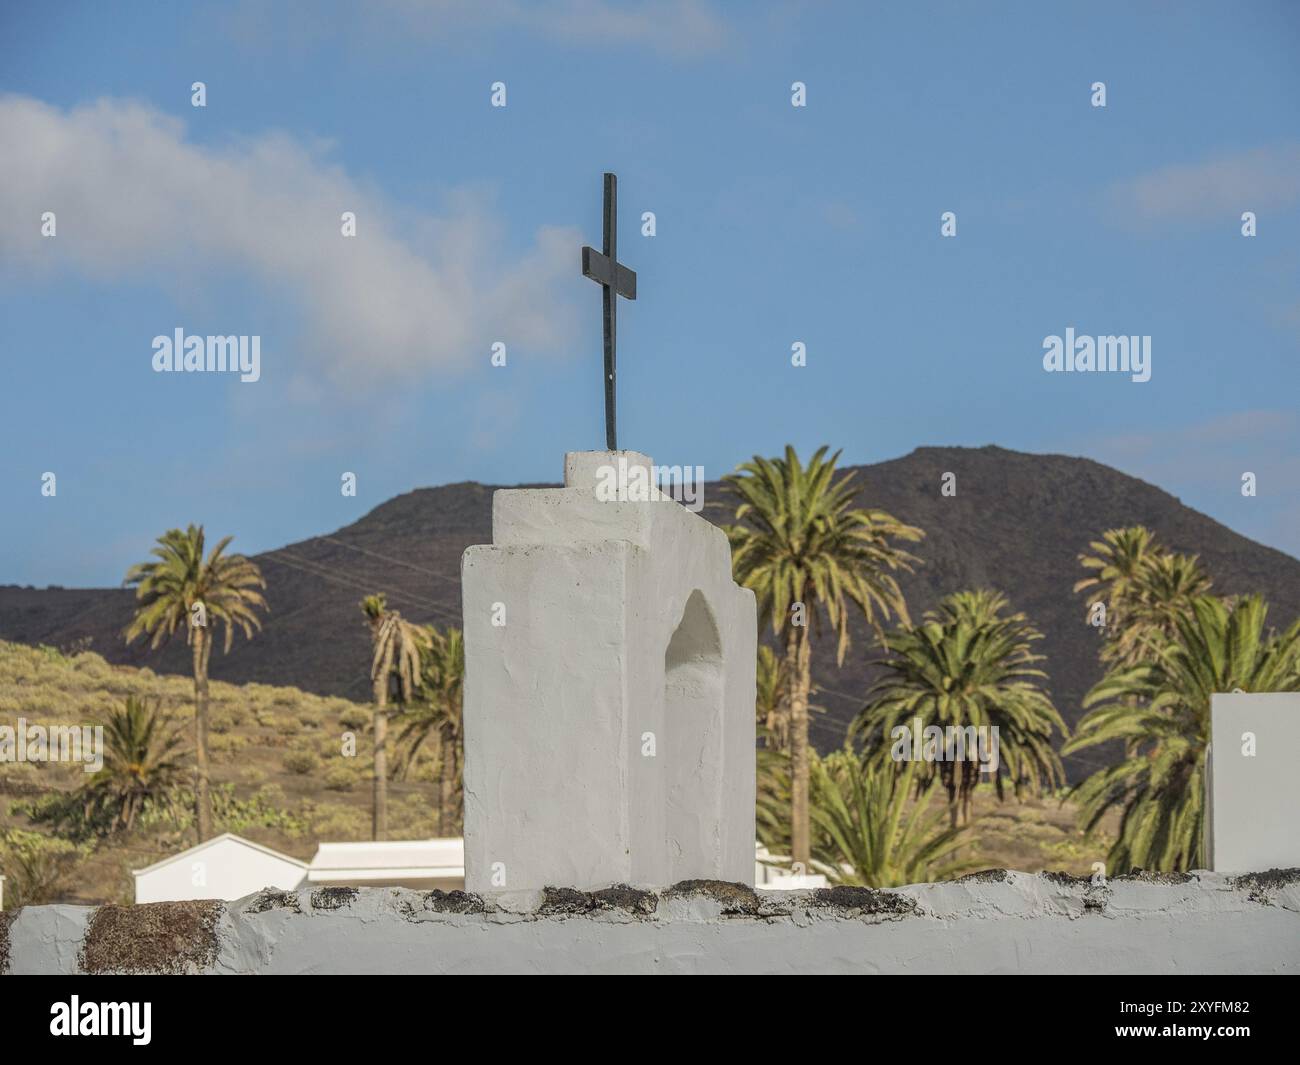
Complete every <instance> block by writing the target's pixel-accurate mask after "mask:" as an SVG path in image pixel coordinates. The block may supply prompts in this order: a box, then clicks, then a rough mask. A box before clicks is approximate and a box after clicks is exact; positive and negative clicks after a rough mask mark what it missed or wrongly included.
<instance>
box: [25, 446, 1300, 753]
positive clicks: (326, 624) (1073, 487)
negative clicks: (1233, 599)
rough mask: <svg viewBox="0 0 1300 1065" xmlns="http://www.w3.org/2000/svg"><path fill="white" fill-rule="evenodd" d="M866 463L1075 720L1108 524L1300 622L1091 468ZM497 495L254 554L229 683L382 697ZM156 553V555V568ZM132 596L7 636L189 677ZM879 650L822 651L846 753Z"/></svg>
mask: <svg viewBox="0 0 1300 1065" xmlns="http://www.w3.org/2000/svg"><path fill="white" fill-rule="evenodd" d="M854 469H855V477H856V481H857V484H858V486H859V489H860V500H861V502H862V504H863V505H869V506H873V507H881V508H883V509H885V510H888V511H889V512H891V513H892V514H894V515H895V516H897V517H898V518H900V519H902V520H904V521H907V522H909V523H911V524H913V525H919V526H920V527H921V528H923V529H925V530H926V533H927V536H926V539H925V541H924V542H923V543H922V544H920V545H919V546H918V547H917V548H915V549H914V550H915V553H917V554H918V555H920V556H921V557H922V558H923V560H924V565H923V566H921V567H920V568H919V569H918V570H917V572H916V573H915V574H913V575H911V576H905V577H904V578H903V580H902V586H903V590H904V592H905V593H906V596H907V602H908V606H909V609H910V611H911V612H912V614H913V616H914V617H919V616H920V615H921V613H922V612H923V611H925V610H926V609H928V608H930V607H931V606H933V605H934V603H935V601H936V600H937V599H938V598H939V597H940V596H942V595H944V594H947V593H948V592H952V591H956V590H959V589H962V588H974V587H979V586H991V587H994V588H997V589H999V590H1001V591H1002V592H1004V593H1005V594H1007V595H1008V596H1009V597H1010V599H1011V602H1012V605H1013V606H1014V607H1015V608H1016V609H1018V610H1022V611H1024V612H1025V613H1026V614H1028V615H1029V617H1030V619H1031V620H1032V621H1033V622H1034V623H1035V624H1036V625H1037V626H1038V628H1039V629H1041V630H1042V631H1043V632H1044V633H1045V634H1046V639H1044V640H1043V641H1042V642H1041V643H1040V644H1039V645H1038V649H1039V650H1040V651H1041V652H1042V653H1044V654H1046V655H1047V662H1046V665H1045V668H1046V669H1047V671H1048V672H1049V674H1050V677H1051V680H1050V687H1051V690H1052V694H1053V696H1054V698H1055V700H1056V702H1057V705H1058V706H1059V707H1060V708H1061V711H1062V713H1063V715H1064V716H1065V719H1066V720H1067V721H1068V722H1069V723H1070V724H1071V725H1073V724H1074V722H1075V721H1077V720H1078V718H1079V716H1080V713H1081V710H1080V701H1081V699H1082V696H1083V694H1084V693H1085V692H1086V691H1087V690H1088V688H1089V687H1090V686H1091V685H1092V684H1093V683H1094V682H1095V681H1096V680H1097V679H1098V678H1099V676H1100V672H1099V669H1098V666H1097V658H1096V651H1097V641H1098V636H1097V633H1096V632H1095V630H1093V629H1092V628H1090V627H1089V626H1088V625H1087V624H1085V620H1084V609H1083V604H1082V601H1081V599H1080V597H1079V596H1076V595H1074V594H1073V593H1072V592H1071V590H1070V589H1071V587H1072V586H1073V584H1074V581H1075V580H1076V579H1077V578H1078V577H1079V575H1080V574H1081V570H1080V568H1079V565H1078V561H1077V556H1078V554H1079V552H1080V551H1082V550H1084V549H1085V548H1086V546H1087V544H1088V541H1089V540H1092V539H1095V538H1096V537H1097V536H1098V535H1099V534H1100V533H1101V532H1102V531H1103V530H1105V529H1108V528H1112V527H1115V526H1120V525H1132V524H1143V525H1146V526H1148V527H1150V528H1151V529H1153V530H1154V531H1155V533H1156V534H1157V536H1158V537H1159V538H1160V540H1161V541H1163V542H1164V543H1165V544H1166V545H1167V546H1169V547H1172V548H1174V549H1176V550H1179V551H1185V552H1192V553H1196V554H1199V555H1200V556H1201V560H1202V562H1203V564H1204V565H1205V567H1206V568H1207V570H1208V571H1209V573H1210V574H1211V576H1212V577H1213V578H1214V591H1216V592H1218V593H1220V594H1228V593H1244V592H1256V591H1258V592H1262V593H1264V594H1265V595H1266V597H1267V598H1268V600H1269V602H1270V603H1271V610H1270V614H1269V621H1270V623H1271V624H1272V625H1274V626H1278V627H1281V626H1282V625H1283V624H1286V623H1289V622H1290V621H1292V620H1293V619H1294V618H1296V617H1297V616H1298V615H1300V561H1297V560H1296V559H1294V558H1291V557H1290V556H1288V555H1285V554H1283V553H1282V552H1280V551H1275V550H1273V549H1272V548H1269V547H1264V546H1262V545H1260V544H1257V543H1255V542H1253V541H1251V540H1248V539H1246V538H1245V537H1244V536H1240V535H1238V534H1237V533H1235V532H1233V531H1232V530H1231V529H1228V528H1226V527H1225V526H1223V525H1220V524H1219V523H1218V522H1216V521H1214V520H1212V519H1211V518H1208V517H1206V516H1205V515H1204V514H1200V513H1198V512H1196V511H1194V510H1192V509H1190V508H1188V507H1186V506H1184V505H1183V504H1182V503H1180V502H1179V501H1178V500H1177V499H1175V498H1174V497H1173V496H1171V495H1169V494H1168V493H1167V492H1164V491H1161V490H1160V489H1159V488H1156V487H1154V486H1152V485H1149V484H1146V483H1145V482H1143V481H1139V480H1137V479H1136V478H1133V477H1129V476H1127V475H1125V474H1122V473H1120V472H1118V471H1117V470H1113V469H1111V468H1109V467H1107V466H1103V465H1101V464H1099V463H1096V462H1093V461H1091V460H1088V459H1080V458H1068V457H1065V456H1061V455H1028V454H1024V453H1021V452H1016V451H1006V450H1004V449H1002V448H997V447H984V448H978V449H968V448H919V449H918V450H916V451H914V452H912V453H911V454H910V455H907V456H905V457H903V458H900V459H894V460H891V461H889V462H882V463H878V464H876V465H872V466H860V467H856V468H854ZM946 471H951V472H953V473H955V474H956V476H957V494H956V496H955V497H944V496H942V495H941V494H940V481H941V478H942V475H943V474H944V472H946ZM493 490H494V489H493V488H492V487H489V486H486V485H480V484H474V483H464V484H452V485H446V486H444V487H441V488H421V489H417V490H415V491H413V492H408V493H407V494H405V495H401V496H398V497H397V498H395V499H392V500H389V501H388V502H387V503H384V504H382V505H381V506H379V507H376V508H375V509H374V510H373V511H371V512H370V513H369V514H367V515H366V516H365V517H364V518H362V519H361V520H360V521H357V522H356V523H354V524H352V525H349V526H348V527H346V528H344V529H341V530H339V531H338V532H337V533H334V534H333V535H331V536H321V537H317V538H315V539H311V540H305V541H303V542H301V543H297V544H291V545H289V546H288V547H285V548H283V549H281V550H278V551H270V552H267V553H265V554H261V555H257V556H255V560H256V562H257V563H258V565H259V566H261V567H262V572H263V574H264V575H265V576H266V579H267V583H268V585H269V588H268V593H267V597H268V600H269V602H270V604H271V607H272V613H271V614H270V615H269V617H268V618H267V619H266V627H265V629H264V631H263V632H262V633H261V634H260V635H258V636H257V637H256V638H255V639H254V640H253V641H252V642H251V643H248V642H245V641H243V640H242V639H239V640H237V642H236V644H235V647H234V649H233V650H232V651H231V653H230V654H229V655H228V656H224V657H223V656H222V655H221V654H220V653H219V652H218V654H217V655H216V656H215V657H214V659H213V663H212V673H213V676H214V677H215V678H217V679H220V680H228V681H235V682H243V681H261V682H264V683H268V684H290V685H294V686H296V687H299V688H302V689H305V690H307V691H312V692H319V693H323V694H337V695H346V696H349V697H351V698H356V699H364V698H366V696H367V692H368V666H369V636H368V631H367V629H366V627H365V625H364V624H363V623H362V619H361V613H360V611H359V610H358V609H357V602H358V600H360V598H361V597H362V596H363V595H365V594H367V593H370V592H376V591H384V592H387V593H388V597H389V602H390V603H391V604H392V605H393V606H394V607H396V608H398V609H400V610H401V611H402V612H403V614H404V615H405V616H407V617H408V618H410V619H412V620H415V621H420V622H436V623H439V624H445V623H447V622H453V623H456V624H459V621H460V556H461V552H462V551H464V549H465V548H466V547H468V546H469V545H470V544H476V543H486V542H488V541H489V540H490V539H491V513H492V492H493ZM705 499H706V500H707V501H708V505H707V506H706V508H705V510H704V515H705V516H706V517H708V518H711V519H712V520H714V521H725V520H727V519H728V518H729V517H730V516H731V507H730V506H729V504H728V497H727V495H726V493H725V492H724V490H723V489H722V488H721V486H719V485H717V484H710V485H709V486H708V487H707V488H706V491H705ZM159 531H160V532H161V531H162V530H159ZM213 531H214V532H215V531H216V530H213ZM148 546H149V545H147V544H141V545H140V556H141V558H144V557H145V556H146V554H147V550H148ZM132 595H133V593H132V592H130V591H127V590H122V589H85V590H64V589H53V588H52V589H46V590H38V589H31V588H27V589H24V588H18V587H13V586H9V587H0V638H3V639H6V640H15V641H20V642H24V643H32V644H36V643H44V644H51V645H54V646H59V647H66V646H68V645H72V644H75V643H77V642H78V641H82V642H84V640H85V639H86V638H90V640H91V644H90V646H91V648H92V649H93V650H95V651H98V652H99V653H100V654H102V655H104V656H105V657H106V658H107V659H109V660H110V661H112V662H118V663H125V664H131V665H148V666H151V667H152V668H154V669H156V670H159V671H161V672H175V673H188V672H189V668H190V663H189V659H188V656H187V654H186V651H185V647H184V645H183V644H181V645H179V646H174V647H170V648H167V649H165V650H163V651H162V652H159V653H151V652H148V651H147V650H145V649H144V648H143V647H142V646H140V645H135V646H132V647H129V648H128V647H126V646H125V645H124V644H123V642H122V637H121V633H122V630H123V628H124V627H125V626H126V624H127V622H128V620H129V617H130V611H131V603H132ZM872 657H875V652H874V651H873V650H872V649H871V648H870V647H869V645H868V639H867V633H866V631H865V627H864V626H862V625H861V624H859V625H857V626H856V627H855V629H854V638H853V647H852V649H851V650H850V652H849V656H848V658H847V660H846V661H845V663H844V666H843V667H842V668H837V667H836V665H835V659H834V648H833V646H831V645H830V641H829V640H823V641H821V643H820V645H819V646H818V649H817V651H816V654H815V657H814V678H815V680H816V681H818V682H819V683H820V684H821V685H822V688H823V690H822V692H821V694H820V696H819V697H818V700H817V701H818V702H820V703H821V704H822V705H823V706H824V707H825V710H826V713H825V714H824V715H822V716H820V717H819V718H817V719H816V721H815V728H814V738H815V740H816V743H817V746H818V747H819V748H820V749H822V750H826V749H829V748H832V747H834V746H836V745H838V744H839V743H840V742H841V740H842V738H843V735H844V729H845V726H846V724H847V722H848V721H849V720H850V719H851V717H852V716H853V714H854V712H855V710H856V709H857V706H858V697H859V696H860V695H861V693H862V692H864V691H865V690H866V688H867V686H868V684H869V683H870V680H871V670H870V669H869V667H868V666H867V661H868V660H869V659H870V658H872ZM1074 761H1075V764H1074V765H1072V766H1071V777H1072V778H1077V776H1078V774H1079V772H1080V771H1081V770H1084V769H1086V768H1087V767H1089V766H1090V765H1093V764H1096V755H1094V756H1093V759H1092V760H1089V759H1087V758H1085V757H1079V758H1076V759H1075V760H1074Z"/></svg>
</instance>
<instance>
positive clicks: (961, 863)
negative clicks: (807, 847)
mask: <svg viewBox="0 0 1300 1065" xmlns="http://www.w3.org/2000/svg"><path fill="white" fill-rule="evenodd" d="M914 765H915V763H913V762H909V763H907V768H906V769H905V770H904V771H903V775H902V777H901V778H900V779H898V780H895V777H894V774H893V773H891V772H886V771H881V770H875V771H873V770H872V769H870V768H869V767H868V766H866V765H865V764H864V763H863V762H862V761H861V760H860V759H859V758H858V757H857V756H856V755H855V754H854V753H853V752H852V751H850V750H844V751H839V752H836V753H835V754H831V755H828V756H827V757H826V758H825V759H819V758H814V760H813V776H812V780H813V799H814V802H813V809H812V817H813V823H814V825H815V826H816V828H817V829H818V832H817V834H816V836H815V837H814V856H815V858H816V860H817V864H816V868H817V869H818V870H819V871H821V872H823V873H825V875H826V876H827V877H828V878H829V879H831V880H833V881H834V882H836V883H840V884H856V885H859V886H861V887H898V886H900V885H902V884H918V883H922V882H924V881H928V880H945V879H948V878H950V877H952V876H955V875H957V874H958V873H961V872H963V871H965V870H966V869H968V868H970V866H971V865H972V864H973V863H972V862H971V861H969V860H957V859H955V858H954V857H953V852H954V851H956V849H957V848H958V847H960V846H961V845H962V843H963V839H962V836H963V834H964V832H965V829H960V828H948V829H946V830H944V829H943V828H942V826H941V821H942V815H940V814H938V813H937V812H933V811H931V810H930V798H931V796H932V795H933V794H934V791H935V788H936V787H937V786H938V781H937V780H932V781H931V783H930V785H929V787H927V788H925V789H924V790H922V791H921V792H920V794H919V795H918V796H917V797H916V799H915V801H914V802H913V803H912V809H911V811H910V812H906V806H907V802H908V795H909V793H910V792H911V791H912V788H911V786H910V785H911V784H912V772H913V766H914Z"/></svg>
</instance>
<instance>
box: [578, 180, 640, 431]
mask: <svg viewBox="0 0 1300 1065" xmlns="http://www.w3.org/2000/svg"><path fill="white" fill-rule="evenodd" d="M582 276H583V277H589V278H591V279H592V280H593V281H595V282H597V283H598V284H599V285H600V286H601V295H602V299H603V303H604V306H605V446H606V447H607V448H608V449H609V450H610V451H617V450H618V442H617V440H616V435H617V434H616V426H617V417H616V414H615V406H614V385H615V379H616V374H617V372H618V369H617V358H616V351H617V345H618V297H619V296H623V297H624V298H625V299H629V300H634V299H636V274H635V273H634V272H633V271H631V270H629V269H628V268H627V267H626V266H624V265H623V264H622V263H621V262H619V261H618V178H616V177H615V176H614V175H613V174H606V175H605V253H604V254H603V255H602V254H601V253H600V252H598V251H597V250H596V249H595V248H589V247H584V248H583V249H582Z"/></svg>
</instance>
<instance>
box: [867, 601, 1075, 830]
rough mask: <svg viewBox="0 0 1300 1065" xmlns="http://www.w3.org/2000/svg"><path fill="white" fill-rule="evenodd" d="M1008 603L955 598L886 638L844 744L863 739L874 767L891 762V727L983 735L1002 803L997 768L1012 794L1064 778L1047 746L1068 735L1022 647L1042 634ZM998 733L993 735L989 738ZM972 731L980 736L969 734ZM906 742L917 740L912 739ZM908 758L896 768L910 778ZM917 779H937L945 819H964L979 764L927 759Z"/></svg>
mask: <svg viewBox="0 0 1300 1065" xmlns="http://www.w3.org/2000/svg"><path fill="white" fill-rule="evenodd" d="M1007 605H1008V604H1007V600H1006V598H1005V597H1004V596H1002V595H1001V594H999V593H998V592H995V591H992V590H987V589H984V590H979V591H970V592H956V593H954V594H953V595H949V596H946V597H945V598H943V599H942V600H940V601H939V605H938V608H937V609H935V610H930V611H927V612H926V614H925V619H924V621H923V623H922V624H921V625H918V626H916V627H909V626H903V627H901V628H899V629H896V630H894V631H893V632H891V633H889V634H888V635H886V637H885V641H884V642H885V647H886V648H887V650H888V651H889V652H890V656H889V657H888V658H884V659H880V660H878V661H877V662H875V663H873V665H881V666H883V667H884V669H885V674H884V676H883V677H882V678H881V679H880V680H879V681H877V682H876V684H875V685H874V686H873V687H872V688H871V691H870V692H869V693H868V695H867V699H868V702H867V705H866V706H864V707H863V708H862V710H860V711H859V712H858V715H857V717H856V718H855V719H854V721H853V724H852V726H851V727H850V730H849V735H850V737H851V738H856V737H859V736H861V737H864V738H866V739H868V744H869V746H868V757H869V758H870V760H871V762H872V764H873V765H875V766H876V767H877V768H878V769H883V768H884V767H885V766H887V765H888V764H889V761H890V759H891V757H892V751H891V746H890V743H889V740H890V738H891V736H892V734H893V730H894V729H895V728H896V727H899V726H906V727H908V728H909V729H913V728H914V727H915V723H916V722H917V720H918V719H919V721H920V728H921V729H922V730H924V729H926V728H929V727H930V726H932V725H933V726H938V727H939V728H947V727H949V726H952V727H954V728H959V729H967V728H968V727H971V726H973V727H975V728H977V729H988V730H989V732H990V733H991V734H992V735H995V736H996V737H997V744H998V749H997V759H998V762H997V769H998V772H997V773H996V774H995V776H994V778H993V781H994V784H995V786H996V788H997V793H998V798H1002V797H1003V772H1002V770H1003V769H1005V771H1006V776H1007V778H1008V779H1009V780H1010V781H1011V783H1012V786H1013V788H1014V790H1015V791H1016V793H1017V794H1019V793H1020V790H1021V788H1022V787H1028V788H1029V789H1030V790H1033V791H1038V790H1039V789H1040V788H1041V787H1042V786H1043V785H1044V784H1046V786H1048V787H1054V786H1057V785H1059V784H1064V782H1065V772H1064V770H1063V768H1062V766H1061V760H1060V758H1059V757H1058V756H1057V754H1056V752H1055V751H1054V750H1053V749H1052V732H1053V730H1057V731H1059V732H1060V733H1061V735H1062V736H1064V735H1066V734H1067V730H1066V726H1065V722H1064V721H1063V720H1062V719H1061V715H1060V713H1059V712H1058V711H1057V709H1056V707H1055V706H1053V705H1052V701H1051V698H1050V697H1049V696H1048V694H1047V692H1046V691H1044V690H1043V688H1042V686H1041V684H1042V682H1043V681H1045V680H1046V678H1047V674H1046V673H1044V672H1043V671H1042V670H1041V669H1038V668H1036V666H1035V663H1037V662H1041V661H1043V656H1042V655H1037V654H1034V653H1033V652H1032V651H1031V650H1030V645H1031V644H1032V643H1034V642H1035V641H1037V640H1041V639H1042V638H1043V636H1042V633H1040V632H1039V631H1038V630H1037V629H1035V628H1034V627H1033V626H1032V625H1031V624H1030V623H1029V621H1028V619H1027V618H1026V617H1025V615H1024V614H1006V613H1004V611H1006V609H1007ZM993 729H996V730H997V731H996V732H992V730H993ZM975 735H978V733H976V734H975ZM912 742H913V743H914V744H919V743H920V742H921V736H920V735H914V736H913V737H912ZM912 764H913V763H912V762H911V761H906V762H899V763H896V768H897V770H898V771H899V772H903V771H904V767H905V766H906V767H907V768H906V772H908V773H910V771H911V769H910V767H911V765H912ZM925 764H926V767H927V768H926V770H925V771H924V772H923V774H922V778H923V781H924V783H926V784H929V783H931V782H932V780H933V778H934V776H935V775H936V772H937V775H938V776H939V778H940V779H941V780H942V781H943V785H944V787H945V788H946V789H947V792H948V813H949V818H950V823H951V824H953V825H956V824H957V823H958V820H959V813H960V819H961V820H965V821H967V822H969V820H970V802H971V795H972V793H973V791H974V789H975V787H976V786H977V785H978V783H979V775H980V765H979V763H978V761H975V760H973V759H970V758H966V759H963V760H961V761H960V763H958V762H954V761H948V760H946V759H945V760H940V761H937V762H931V763H925Z"/></svg>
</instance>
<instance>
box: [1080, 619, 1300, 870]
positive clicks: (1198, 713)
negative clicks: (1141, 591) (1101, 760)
mask: <svg viewBox="0 0 1300 1065" xmlns="http://www.w3.org/2000/svg"><path fill="white" fill-rule="evenodd" d="M1267 614H1268V605H1267V604H1266V603H1265V602H1264V600H1263V599H1262V598H1260V597H1259V596H1247V597H1244V598H1242V599H1240V600H1239V601H1237V602H1235V603H1233V602H1230V601H1227V600H1224V599H1219V598H1215V597H1213V596H1198V597H1197V598H1195V599H1194V600H1193V601H1192V604H1191V609H1190V613H1189V614H1188V615H1186V616H1182V617H1179V618H1177V619H1176V621H1175V623H1174V629H1175V638H1174V639H1173V640H1172V641H1171V642H1169V643H1168V644H1166V645H1164V646H1163V647H1160V648H1156V647H1155V646H1154V645H1153V644H1148V645H1147V648H1148V650H1149V652H1150V653H1151V658H1150V660H1149V661H1147V662H1145V663H1141V664H1138V665H1136V666H1124V665H1120V666H1116V667H1115V668H1114V669H1113V670H1112V671H1111V672H1110V673H1108V674H1107V675H1106V676H1105V677H1104V678H1102V680H1101V681H1100V683H1098V684H1097V685H1096V686H1095V687H1094V688H1093V689H1092V691H1091V692H1089V693H1088V696H1087V697H1086V698H1085V699H1084V704H1083V705H1084V707H1085V708H1087V707H1091V708H1092V709H1090V710H1089V712H1088V713H1087V714H1086V715H1085V716H1084V718H1083V720H1081V721H1080V722H1079V726H1078V729H1077V731H1076V733H1075V736H1074V738H1073V739H1072V740H1070V741H1069V743H1067V744H1066V745H1065V747H1064V748H1063V752H1064V753H1066V754H1069V753H1072V752H1073V751H1078V750H1082V749H1084V748H1085V747H1092V746H1095V745H1097V744H1099V743H1106V742H1108V741H1111V740H1123V741H1124V742H1125V743H1126V744H1127V745H1128V746H1129V747H1130V750H1131V751H1132V757H1130V758H1127V759H1125V760H1124V761H1123V762H1120V763H1119V764H1117V765H1113V766H1110V767H1108V768H1106V769H1101V770H1098V771H1097V772H1096V773H1094V774H1093V775H1092V776H1090V777H1089V778H1088V779H1087V780H1085V781H1083V783H1081V784H1080V785H1079V786H1078V787H1077V788H1075V790H1074V795H1075V797H1076V798H1077V799H1078V801H1079V803H1080V807H1081V808H1080V823H1081V825H1082V826H1083V828H1084V830H1085V831H1087V832H1091V831H1092V830H1093V829H1094V828H1095V827H1096V825H1097V823H1098V822H1099V821H1100V820H1101V818H1102V817H1103V816H1104V815H1105V814H1106V812H1107V811H1108V810H1110V809H1112V808H1114V807H1120V808H1122V811H1123V812H1122V814H1121V818H1120V829H1119V838H1118V839H1117V840H1116V842H1115V845H1114V846H1113V847H1112V848H1111V851H1110V854H1109V855H1108V864H1109V866H1110V868H1111V870H1112V871H1113V872H1122V871H1125V870H1128V869H1132V868H1135V867H1140V868H1143V869H1156V870H1166V871H1171V870H1187V869H1195V868H1198V867H1200V866H1202V865H1203V864H1204V858H1205V855H1204V850H1203V839H1202V836H1203V827H1204V815H1205V810H1204V788H1205V751H1206V745H1207V743H1208V742H1209V730H1210V697H1211V696H1212V695H1213V694H1214V693H1215V692H1230V691H1235V690H1237V689H1240V690H1242V691H1246V692H1271V691H1300V621H1297V622H1295V623H1294V624H1292V625H1291V627H1290V628H1288V629H1287V630H1286V631H1285V632H1283V633H1281V634H1280V635H1269V636H1266V635H1265V633H1264V621H1265V618H1266V617H1267Z"/></svg>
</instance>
